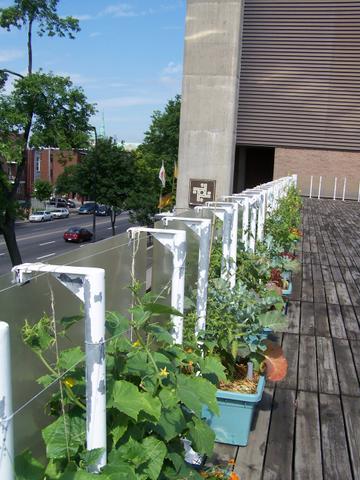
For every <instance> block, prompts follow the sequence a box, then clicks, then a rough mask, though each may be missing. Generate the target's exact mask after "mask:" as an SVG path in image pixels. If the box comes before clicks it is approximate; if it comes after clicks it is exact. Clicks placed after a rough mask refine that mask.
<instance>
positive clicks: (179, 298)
mask: <svg viewBox="0 0 360 480" xmlns="http://www.w3.org/2000/svg"><path fill="white" fill-rule="evenodd" d="M127 231H128V234H129V236H130V239H131V240H135V239H136V238H137V236H138V235H139V234H140V233H142V232H146V233H149V234H150V235H152V236H153V237H154V238H156V240H158V241H159V242H160V243H161V245H163V246H164V247H165V248H166V249H168V250H169V251H170V252H171V253H172V259H173V271H172V277H171V306H172V307H173V308H175V309H176V310H178V312H180V313H184V292H185V260H186V232H185V230H170V229H166V230H165V229H161V228H146V227H133V228H129V229H128V230H127ZM171 322H172V337H173V339H174V341H175V343H177V344H179V345H181V344H182V343H183V330H184V322H183V317H180V316H179V315H171Z"/></svg>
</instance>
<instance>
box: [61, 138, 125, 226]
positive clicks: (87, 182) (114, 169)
mask: <svg viewBox="0 0 360 480" xmlns="http://www.w3.org/2000/svg"><path fill="white" fill-rule="evenodd" d="M73 181H74V183H75V182H77V183H78V189H79V191H78V193H80V194H82V195H88V196H89V197H90V198H92V199H93V200H94V201H95V200H96V202H97V203H102V204H104V205H108V206H110V207H111V213H110V220H111V227H112V233H113V235H115V222H116V216H117V214H118V213H119V211H122V210H124V209H125V205H126V199H127V197H128V196H129V193H130V192H131V190H132V189H133V186H134V154H133V153H132V152H128V151H126V150H125V148H124V145H123V144H120V145H119V144H117V143H116V142H115V140H114V139H113V138H111V137H109V138H99V139H98V141H97V143H96V145H94V146H93V147H92V148H91V149H90V150H89V153H88V155H87V156H86V157H85V159H84V160H83V161H82V162H81V163H79V164H78V165H77V170H75V171H74V179H73ZM70 182H71V180H70Z"/></svg>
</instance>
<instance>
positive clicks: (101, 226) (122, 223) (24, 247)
mask: <svg viewBox="0 0 360 480" xmlns="http://www.w3.org/2000/svg"><path fill="white" fill-rule="evenodd" d="M92 221H93V217H92V215H79V214H77V213H72V214H70V217H69V218H63V219H58V220H52V221H51V222H44V223H30V222H18V223H17V224H16V237H17V241H18V245H19V249H20V253H21V256H22V259H23V262H24V263H25V262H41V261H43V262H49V261H50V259H51V258H52V257H55V256H57V255H61V254H63V253H67V252H69V251H71V250H75V249H77V248H81V247H82V246H83V245H86V244H88V243H89V242H85V243H80V244H78V243H72V242H65V241H64V239H63V234H64V232H65V230H67V229H68V228H69V227H72V226H76V227H84V228H87V229H88V230H90V231H91V232H92ZM130 226H131V224H130V223H129V217H128V214H127V213H126V212H124V213H122V214H121V215H119V216H118V217H117V218H116V233H117V234H119V233H122V232H124V231H126V229H127V228H128V227H130ZM111 235H112V230H111V222H110V217H96V241H99V240H103V239H104V238H108V237H111ZM10 270H11V262H10V257H9V254H8V251H7V248H6V245H5V242H4V238H3V236H2V235H0V275H4V274H6V273H8V272H9V271H10Z"/></svg>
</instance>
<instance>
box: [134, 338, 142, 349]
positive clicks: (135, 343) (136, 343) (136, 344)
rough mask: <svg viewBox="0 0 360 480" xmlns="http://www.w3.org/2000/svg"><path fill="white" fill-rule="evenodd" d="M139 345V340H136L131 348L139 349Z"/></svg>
mask: <svg viewBox="0 0 360 480" xmlns="http://www.w3.org/2000/svg"><path fill="white" fill-rule="evenodd" d="M140 345H141V343H140V342H139V340H136V342H134V343H133V347H140Z"/></svg>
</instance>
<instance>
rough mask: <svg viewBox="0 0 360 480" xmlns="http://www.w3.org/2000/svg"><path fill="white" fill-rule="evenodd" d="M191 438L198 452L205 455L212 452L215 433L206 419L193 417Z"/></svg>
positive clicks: (190, 429)
mask: <svg viewBox="0 0 360 480" xmlns="http://www.w3.org/2000/svg"><path fill="white" fill-rule="evenodd" d="M189 440H190V441H191V442H192V448H193V449H194V450H195V451H196V452H198V453H201V454H204V455H211V454H212V452H213V449H214V442H215V433H214V432H213V430H212V429H211V428H210V427H209V425H208V424H207V423H206V422H205V421H204V420H201V419H200V418H196V417H195V418H193V421H192V422H191V423H190V425H189Z"/></svg>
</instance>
